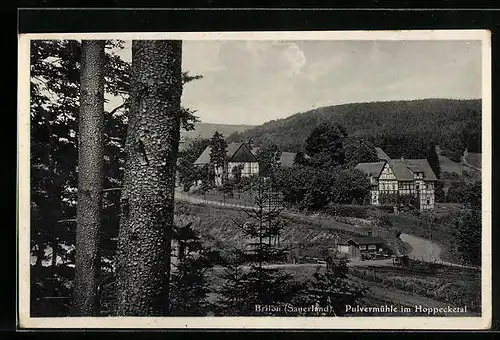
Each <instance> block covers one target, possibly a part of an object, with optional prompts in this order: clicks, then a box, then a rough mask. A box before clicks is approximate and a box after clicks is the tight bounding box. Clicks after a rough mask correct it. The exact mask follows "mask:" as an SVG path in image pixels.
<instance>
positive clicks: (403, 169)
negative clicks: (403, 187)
mask: <svg viewBox="0 0 500 340" xmlns="http://www.w3.org/2000/svg"><path fill="white" fill-rule="evenodd" d="M375 150H376V151H377V155H378V158H379V159H381V161H380V162H373V163H359V164H358V165H356V167H355V169H359V170H361V171H363V172H365V173H366V174H368V175H371V176H374V177H378V176H380V173H381V171H382V169H383V167H384V164H385V163H386V162H387V163H389V166H390V167H391V169H392V171H393V172H394V175H395V176H396V179H397V180H398V181H413V174H414V173H415V172H423V173H424V179H425V180H427V181H437V178H436V174H434V171H432V168H431V166H430V165H429V162H428V161H427V160H426V159H390V158H389V156H387V154H386V153H385V152H384V151H383V150H382V149H381V148H375Z"/></svg>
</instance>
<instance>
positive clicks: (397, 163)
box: [389, 159, 437, 181]
mask: <svg viewBox="0 0 500 340" xmlns="http://www.w3.org/2000/svg"><path fill="white" fill-rule="evenodd" d="M389 165H390V166H391V169H392V171H394V175H396V178H397V179H398V181H412V180H413V173H415V172H423V173H424V179H425V180H427V181H437V178H436V175H435V174H434V171H432V168H431V166H430V165H429V162H428V161H427V159H404V160H403V159H391V161H390V162H389Z"/></svg>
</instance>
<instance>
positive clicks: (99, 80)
mask: <svg viewBox="0 0 500 340" xmlns="http://www.w3.org/2000/svg"><path fill="white" fill-rule="evenodd" d="M80 88H81V92H80V117H79V138H78V142H79V143H78V207H77V214H76V220H77V226H76V247H75V248H76V265H75V286H74V294H73V309H74V313H75V314H76V315H79V316H95V315H97V314H98V312H99V296H98V287H97V281H98V278H99V267H100V258H99V253H98V247H99V229H100V227H101V204H102V190H103V175H104V174H103V162H104V160H103V159H104V158H103V157H104V156H103V155H104V146H103V130H104V41H98V40H84V41H83V42H82V67H81V84H80Z"/></svg>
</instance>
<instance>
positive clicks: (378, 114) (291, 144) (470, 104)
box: [228, 99, 481, 158]
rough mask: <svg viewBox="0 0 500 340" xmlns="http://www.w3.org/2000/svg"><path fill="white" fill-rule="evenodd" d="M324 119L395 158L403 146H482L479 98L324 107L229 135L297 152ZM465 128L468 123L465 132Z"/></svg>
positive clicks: (420, 150)
mask: <svg viewBox="0 0 500 340" xmlns="http://www.w3.org/2000/svg"><path fill="white" fill-rule="evenodd" d="M325 122H331V123H340V124H341V125H343V126H344V127H345V128H346V129H347V132H348V133H349V135H354V136H359V137H363V138H366V139H368V140H370V141H371V142H373V143H374V144H377V145H378V146H380V147H382V148H383V149H384V151H386V152H387V153H388V154H389V156H391V157H394V158H395V157H400V156H401V154H399V153H404V152H405V151H406V153H407V154H406V155H405V156H406V157H422V156H424V157H425V154H426V152H427V148H428V145H429V143H430V142H435V143H436V144H439V145H441V147H442V148H443V149H444V150H448V151H452V152H462V151H463V149H465V146H466V145H467V146H468V147H469V149H470V150H471V152H480V150H474V149H480V145H478V144H479V142H478V138H477V136H478V134H479V136H480V126H481V100H479V99H474V100H454V99H422V100H412V101H389V102H369V103H353V104H344V105H336V106H329V107H322V108H318V109H314V110H311V111H307V112H302V113H297V114H295V115H292V116H290V117H287V118H285V119H280V120H274V121H270V122H267V123H265V124H263V125H260V126H256V127H254V128H251V129H248V130H246V131H244V132H236V133H234V134H232V135H231V136H229V138H228V141H229V142H235V141H241V140H248V139H250V138H252V139H253V141H254V143H257V144H258V143H266V142H270V141H274V142H275V143H277V144H278V145H279V146H280V147H281V148H282V149H283V151H290V152H297V151H300V150H301V148H302V147H303V145H304V142H305V140H306V138H307V137H308V136H309V134H310V133H311V131H312V130H313V129H314V128H315V127H316V126H318V125H319V124H321V123H325ZM464 129H468V130H467V132H466V133H465V134H464ZM464 136H465V137H464ZM473 137H474V138H473ZM479 141H480V138H479ZM467 143H470V144H471V145H468V144H467ZM401 150H403V151H401Z"/></svg>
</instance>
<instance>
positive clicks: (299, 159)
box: [293, 151, 309, 165]
mask: <svg viewBox="0 0 500 340" xmlns="http://www.w3.org/2000/svg"><path fill="white" fill-rule="evenodd" d="M293 164H294V165H309V160H308V159H307V158H306V154H305V153H304V151H299V152H297V153H296V154H295V158H294V159H293Z"/></svg>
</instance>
